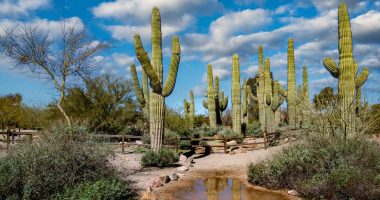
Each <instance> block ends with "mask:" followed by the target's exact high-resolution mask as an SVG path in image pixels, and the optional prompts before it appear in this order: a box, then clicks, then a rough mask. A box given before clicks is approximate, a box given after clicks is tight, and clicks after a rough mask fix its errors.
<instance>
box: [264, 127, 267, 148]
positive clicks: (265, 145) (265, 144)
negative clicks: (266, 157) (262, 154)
mask: <svg viewBox="0 0 380 200" xmlns="http://www.w3.org/2000/svg"><path fill="white" fill-rule="evenodd" d="M264 147H265V149H267V132H266V131H264Z"/></svg>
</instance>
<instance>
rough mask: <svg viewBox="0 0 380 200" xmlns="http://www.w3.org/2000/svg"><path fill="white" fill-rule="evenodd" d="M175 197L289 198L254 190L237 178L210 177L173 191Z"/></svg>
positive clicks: (226, 199)
mask: <svg viewBox="0 0 380 200" xmlns="http://www.w3.org/2000/svg"><path fill="white" fill-rule="evenodd" d="M171 196H172V197H174V199H181V200H195V199H197V200H203V199H204V200H241V199H244V200H252V199H260V200H276V199H288V198H286V197H285V196H284V195H282V194H279V193H274V192H271V191H260V190H254V189H253V188H252V187H250V186H246V185H245V184H243V183H242V182H240V181H239V179H236V178H218V177H209V178H206V179H195V180H193V182H192V183H191V184H189V185H188V187H184V188H180V189H178V190H176V191H173V192H172V193H171Z"/></svg>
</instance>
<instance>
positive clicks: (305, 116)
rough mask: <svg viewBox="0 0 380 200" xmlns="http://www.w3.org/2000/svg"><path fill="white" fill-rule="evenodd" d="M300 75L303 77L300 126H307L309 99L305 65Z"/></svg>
mask: <svg viewBox="0 0 380 200" xmlns="http://www.w3.org/2000/svg"><path fill="white" fill-rule="evenodd" d="M302 77H303V109H304V112H303V123H302V128H308V127H309V123H310V122H309V110H310V99H309V82H308V75H307V67H306V65H304V66H303V68H302Z"/></svg>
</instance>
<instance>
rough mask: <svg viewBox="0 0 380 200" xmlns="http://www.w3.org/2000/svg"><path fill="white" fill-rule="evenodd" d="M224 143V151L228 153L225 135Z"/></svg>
mask: <svg viewBox="0 0 380 200" xmlns="http://www.w3.org/2000/svg"><path fill="white" fill-rule="evenodd" d="M223 145H224V153H225V154H226V153H227V140H226V138H225V137H223Z"/></svg>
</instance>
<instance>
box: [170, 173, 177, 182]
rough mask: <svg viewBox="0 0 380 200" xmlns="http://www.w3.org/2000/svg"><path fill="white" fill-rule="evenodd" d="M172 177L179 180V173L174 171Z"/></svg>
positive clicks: (173, 179)
mask: <svg viewBox="0 0 380 200" xmlns="http://www.w3.org/2000/svg"><path fill="white" fill-rule="evenodd" d="M170 179H171V180H172V181H177V180H178V179H179V175H178V174H177V173H173V174H172V176H171V178H170Z"/></svg>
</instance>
